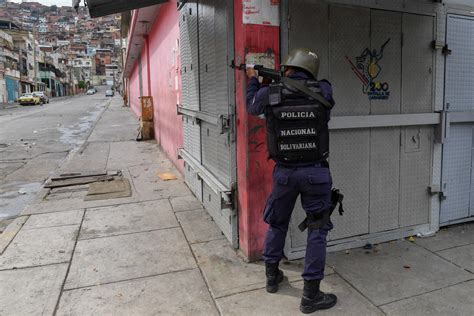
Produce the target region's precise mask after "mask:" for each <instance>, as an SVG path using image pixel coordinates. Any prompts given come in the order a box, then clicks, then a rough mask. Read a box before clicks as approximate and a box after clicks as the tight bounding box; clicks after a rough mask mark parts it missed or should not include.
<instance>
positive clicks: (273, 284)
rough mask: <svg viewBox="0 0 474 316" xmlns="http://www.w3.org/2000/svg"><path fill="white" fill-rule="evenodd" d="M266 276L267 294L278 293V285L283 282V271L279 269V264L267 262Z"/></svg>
mask: <svg viewBox="0 0 474 316" xmlns="http://www.w3.org/2000/svg"><path fill="white" fill-rule="evenodd" d="M265 274H266V276H267V292H268V293H276V292H277V291H278V283H281V282H282V281H283V271H281V270H280V269H278V262H277V263H268V262H265Z"/></svg>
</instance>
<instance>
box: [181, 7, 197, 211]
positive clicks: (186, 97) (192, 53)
mask: <svg viewBox="0 0 474 316" xmlns="http://www.w3.org/2000/svg"><path fill="white" fill-rule="evenodd" d="M197 14H198V11H197V4H196V3H192V2H189V3H186V4H185V5H184V7H183V8H181V10H180V22H179V30H180V43H181V46H180V47H181V105H182V106H183V107H186V108H187V109H190V110H193V111H199V49H198V47H197V45H198V25H197V23H198V16H197ZM182 120H183V145H184V150H186V152H187V153H188V154H189V155H190V156H191V157H192V158H193V159H194V160H196V161H197V162H198V163H200V162H201V128H200V126H199V124H198V120H197V119H196V118H195V117H192V116H186V115H183V116H182ZM184 176H185V180H186V183H187V184H188V186H189V188H190V189H191V191H193V193H194V195H195V196H196V197H197V198H198V199H199V200H200V201H201V202H202V181H201V179H200V178H199V176H198V174H197V170H195V169H194V168H193V166H192V165H191V164H189V163H187V162H185V168H184Z"/></svg>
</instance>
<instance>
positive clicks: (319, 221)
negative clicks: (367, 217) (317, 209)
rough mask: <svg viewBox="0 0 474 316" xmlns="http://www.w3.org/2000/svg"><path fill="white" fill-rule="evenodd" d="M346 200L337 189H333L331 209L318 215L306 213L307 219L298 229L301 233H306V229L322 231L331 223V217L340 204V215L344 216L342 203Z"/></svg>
mask: <svg viewBox="0 0 474 316" xmlns="http://www.w3.org/2000/svg"><path fill="white" fill-rule="evenodd" d="M343 200H344V195H342V194H341V193H340V192H339V190H337V189H332V191H331V207H330V208H329V209H328V210H327V211H325V212H322V213H318V214H311V213H306V218H305V219H304V221H303V222H301V224H299V225H298V228H299V230H300V231H302V232H304V231H305V230H306V228H308V229H309V230H315V229H321V228H322V227H324V226H325V225H326V224H327V223H329V221H330V219H331V215H332V213H333V212H334V210H335V209H336V207H337V205H338V204H339V209H338V212H339V215H341V216H342V215H343V214H344V208H343V206H342V201H343Z"/></svg>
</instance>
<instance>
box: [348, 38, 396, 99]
mask: <svg viewBox="0 0 474 316" xmlns="http://www.w3.org/2000/svg"><path fill="white" fill-rule="evenodd" d="M388 43H390V38H389V39H388V40H387V41H386V42H385V43H384V44H383V45H382V47H381V48H380V50H379V51H377V50H376V49H373V50H370V49H369V48H366V49H364V51H363V52H362V54H361V55H360V56H358V57H356V63H355V64H354V62H353V61H352V60H351V59H350V58H349V57H348V56H346V59H347V61H348V62H349V64H350V65H351V68H352V71H353V72H354V74H355V75H356V77H357V78H358V79H359V80H360V81H361V82H362V91H363V92H364V94H367V95H368V96H369V100H388V98H389V97H390V87H389V84H388V82H380V81H378V80H377V78H378V76H379V75H380V73H381V72H382V67H381V66H380V61H381V60H382V58H383V52H384V50H385V47H386V46H387V45H388Z"/></svg>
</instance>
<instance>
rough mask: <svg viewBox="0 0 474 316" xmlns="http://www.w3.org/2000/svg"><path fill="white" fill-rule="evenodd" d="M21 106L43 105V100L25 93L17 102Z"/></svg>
mask: <svg viewBox="0 0 474 316" xmlns="http://www.w3.org/2000/svg"><path fill="white" fill-rule="evenodd" d="M17 101H18V102H19V103H20V104H21V105H28V104H32V105H41V98H40V97H39V96H36V95H34V94H32V93H24V94H22V95H21V97H19V98H18V100H17Z"/></svg>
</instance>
